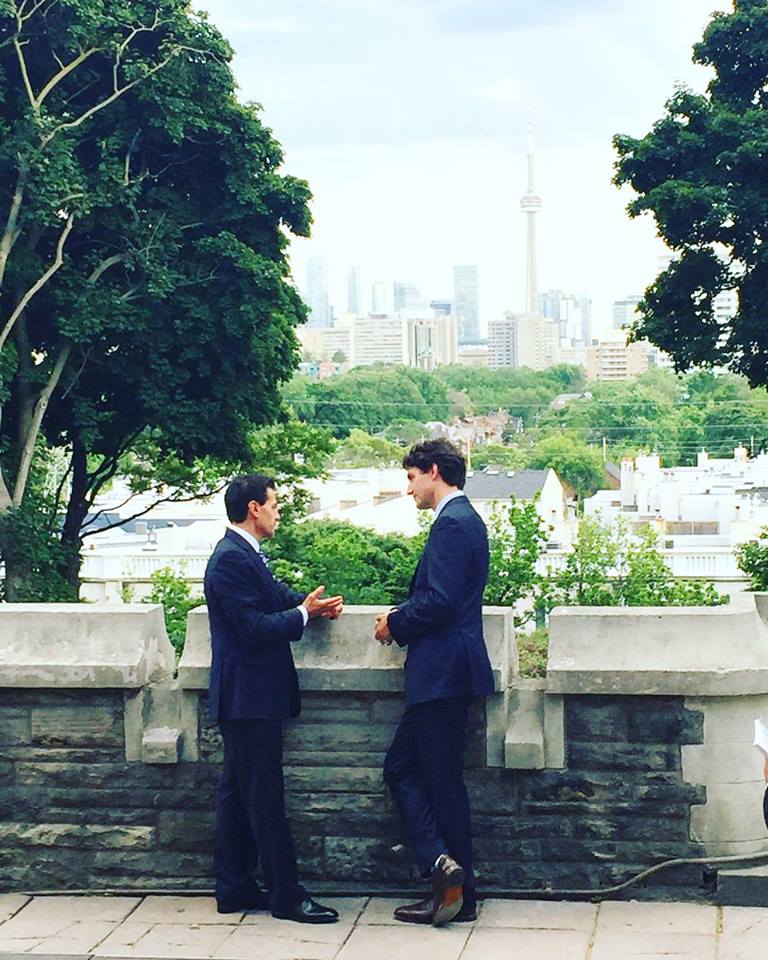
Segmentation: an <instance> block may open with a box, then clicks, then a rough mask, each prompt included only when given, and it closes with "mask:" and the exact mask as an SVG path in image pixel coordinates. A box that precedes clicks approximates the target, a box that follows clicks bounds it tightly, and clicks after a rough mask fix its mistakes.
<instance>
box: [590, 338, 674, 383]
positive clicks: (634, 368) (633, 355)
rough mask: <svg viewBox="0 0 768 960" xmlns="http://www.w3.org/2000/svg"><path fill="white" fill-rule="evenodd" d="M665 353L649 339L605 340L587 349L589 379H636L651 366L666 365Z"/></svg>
mask: <svg viewBox="0 0 768 960" xmlns="http://www.w3.org/2000/svg"><path fill="white" fill-rule="evenodd" d="M662 361H663V355H662V354H661V352H660V351H659V350H658V348H656V347H653V346H652V344H650V343H648V341H647V340H640V341H638V342H637V343H626V342H625V341H624V340H615V341H613V342H606V341H603V342H601V343H599V344H597V345H596V346H594V347H590V348H589V349H588V350H587V380H588V381H590V382H591V381H594V380H634V379H635V377H639V376H640V375H641V374H642V373H645V372H646V370H647V369H648V368H649V367H650V366H665V364H664V363H663V362H662Z"/></svg>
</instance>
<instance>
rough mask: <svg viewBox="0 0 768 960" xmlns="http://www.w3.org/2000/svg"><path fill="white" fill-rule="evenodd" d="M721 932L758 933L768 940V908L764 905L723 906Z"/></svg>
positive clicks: (730, 933)
mask: <svg viewBox="0 0 768 960" xmlns="http://www.w3.org/2000/svg"><path fill="white" fill-rule="evenodd" d="M723 933H724V935H725V936H726V937H729V936H731V935H735V934H753V933H760V934H762V935H763V936H764V937H766V939H767V941H768V909H766V908H765V907H723Z"/></svg>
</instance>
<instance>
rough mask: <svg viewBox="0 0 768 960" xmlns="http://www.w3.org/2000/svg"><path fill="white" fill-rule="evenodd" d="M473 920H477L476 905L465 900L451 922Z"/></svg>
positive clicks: (468, 921) (470, 921) (469, 921)
mask: <svg viewBox="0 0 768 960" xmlns="http://www.w3.org/2000/svg"><path fill="white" fill-rule="evenodd" d="M473 920H477V907H476V906H475V904H473V903H467V902H466V901H465V902H464V905H463V906H462V908H461V910H459V912H458V913H457V914H456V916H455V917H454V918H453V920H452V921H451V923H472V921H473Z"/></svg>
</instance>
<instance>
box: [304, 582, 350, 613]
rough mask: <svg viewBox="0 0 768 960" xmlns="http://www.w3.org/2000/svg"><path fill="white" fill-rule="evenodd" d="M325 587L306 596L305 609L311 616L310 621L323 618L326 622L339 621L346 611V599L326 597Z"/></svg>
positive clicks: (338, 596) (339, 596)
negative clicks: (344, 610)
mask: <svg viewBox="0 0 768 960" xmlns="http://www.w3.org/2000/svg"><path fill="white" fill-rule="evenodd" d="M324 593H325V587H324V586H319V587H315V589H314V590H313V591H312V592H311V593H308V594H307V595H306V597H305V598H304V601H303V604H302V605H303V607H304V608H305V610H306V611H307V613H308V614H309V619H310V620H315V619H316V618H317V617H323V618H324V619H326V620H338V619H339V617H340V616H341V613H342V610H343V609H344V597H342V596H341V595H337V596H335V597H324V596H323V594H324Z"/></svg>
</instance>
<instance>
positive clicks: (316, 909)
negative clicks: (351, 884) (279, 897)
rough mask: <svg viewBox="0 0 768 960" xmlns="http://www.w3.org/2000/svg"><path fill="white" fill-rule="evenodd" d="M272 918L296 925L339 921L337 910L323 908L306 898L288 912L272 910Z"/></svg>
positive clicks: (315, 901) (321, 905) (320, 904)
mask: <svg viewBox="0 0 768 960" xmlns="http://www.w3.org/2000/svg"><path fill="white" fill-rule="evenodd" d="M272 916H273V917H277V919H278V920H295V921H296V923H336V921H337V920H338V919H339V913H338V910H334V909H333V907H325V906H323V904H322V903H318V902H317V900H313V899H312V898H311V897H307V899H306V900H302V901H301V903H297V904H296V905H295V906H293V907H291V908H290V909H289V910H273V911H272Z"/></svg>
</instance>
